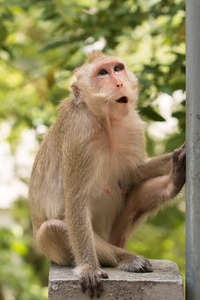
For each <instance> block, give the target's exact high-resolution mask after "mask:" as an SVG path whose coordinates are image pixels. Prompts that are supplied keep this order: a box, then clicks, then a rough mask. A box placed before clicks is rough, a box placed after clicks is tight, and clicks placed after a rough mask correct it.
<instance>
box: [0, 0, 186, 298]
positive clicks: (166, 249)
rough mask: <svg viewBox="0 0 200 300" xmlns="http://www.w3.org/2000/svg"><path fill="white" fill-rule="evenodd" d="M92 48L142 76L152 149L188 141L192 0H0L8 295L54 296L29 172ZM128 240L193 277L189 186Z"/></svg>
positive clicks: (1, 245)
mask: <svg viewBox="0 0 200 300" xmlns="http://www.w3.org/2000/svg"><path fill="white" fill-rule="evenodd" d="M93 49H97V50H103V51H104V52H105V53H107V54H111V55H118V56H120V57H122V58H123V59H124V60H125V62H126V63H127V65H128V67H129V69H130V70H131V71H133V72H134V73H136V75H137V76H138V78H139V82H140V101H139V106H138V109H139V111H140V114H141V115H142V118H143V120H145V121H146V122H147V128H146V137H147V151H148V154H149V155H150V156H154V155H158V154H162V153H164V152H169V151H172V150H173V149H175V148H176V147H179V146H180V145H181V144H182V143H183V142H184V139H185V4H184V1H182V0H134V1H132V0H125V1H120V0H76V1H75V0H70V1H64V0H41V1H39V0H38V1H34V0H26V1H23V0H21V1H20V0H13V1H9V0H0V249H1V250H0V300H13V299H16V300H36V299H37V300H45V299H47V285H48V271H49V262H48V261H47V260H46V259H45V258H44V257H43V256H42V255H41V254H40V253H39V251H38V250H37V249H36V247H35V245H34V241H33V239H32V230H31V222H30V217H29V212H28V207H27V191H28V181H29V177H30V172H31V167H32V163H33V160H34V157H35V154H36V152H37V150H38V147H39V144H40V142H41V140H42V139H43V137H44V135H45V134H46V132H47V130H48V127H49V126H50V125H51V124H52V123H53V122H54V121H55V119H56V106H57V105H58V103H59V101H60V100H61V99H63V98H65V97H68V96H69V87H70V84H71V78H72V70H73V69H74V68H75V67H77V66H80V65H81V64H82V63H83V62H84V61H85V59H86V56H87V53H88V52H90V51H92V50H93ZM128 249H129V250H131V251H133V252H138V253H139V254H141V255H144V256H146V257H148V258H156V259H170V260H173V261H175V262H176V263H177V264H178V266H179V268H180V270H181V272H182V275H183V277H184V276H185V273H184V272H185V271H184V268H185V202H184V191H183V192H182V196H180V197H179V199H178V200H177V202H176V205H175V206H172V207H168V208H166V209H165V210H163V211H162V212H160V213H159V215H158V216H157V217H156V218H154V219H150V220H149V221H148V222H147V223H146V224H145V225H143V226H142V227H141V228H140V230H139V231H138V232H137V233H136V234H135V236H134V237H133V238H132V239H131V240H130V242H129V245H128Z"/></svg>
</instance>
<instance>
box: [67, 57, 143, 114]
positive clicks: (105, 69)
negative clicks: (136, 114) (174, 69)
mask: <svg viewBox="0 0 200 300" xmlns="http://www.w3.org/2000/svg"><path fill="white" fill-rule="evenodd" d="M83 71H84V72H83ZM77 79H78V83H77V84H78V86H79V97H80V99H83V101H84V102H85V103H86V104H87V106H88V108H89V109H90V110H92V112H93V113H94V114H98V115H100V114H102V113H105V112H106V113H107V114H108V115H109V116H110V117H111V118H122V117H124V116H126V115H127V114H128V113H129V109H130V105H133V104H136V102H137V94H138V89H137V79H136V77H135V76H134V75H133V74H132V73H131V72H129V71H127V69H126V67H125V64H124V63H123V61H122V60H120V59H118V58H113V57H110V58H108V59H105V60H103V61H102V62H99V63H96V64H90V65H89V64H88V65H86V66H84V68H83V69H81V68H80V70H79V71H78V76H77ZM80 81H81V85H80V83H79V82H80ZM73 86H74V85H73Z"/></svg>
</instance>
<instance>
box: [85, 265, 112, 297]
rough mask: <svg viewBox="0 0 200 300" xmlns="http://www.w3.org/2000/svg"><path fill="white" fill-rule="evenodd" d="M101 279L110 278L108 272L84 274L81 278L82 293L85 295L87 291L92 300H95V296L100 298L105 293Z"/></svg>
mask: <svg viewBox="0 0 200 300" xmlns="http://www.w3.org/2000/svg"><path fill="white" fill-rule="evenodd" d="M100 277H102V278H108V275H107V273H106V272H104V271H102V270H100V271H91V272H84V273H83V274H82V275H81V276H80V284H81V291H82V292H83V293H85V292H86V291H87V292H88V295H89V297H90V299H93V298H94V296H95V297H96V298H100V296H101V293H102V292H103V284H102V281H101V278H100Z"/></svg>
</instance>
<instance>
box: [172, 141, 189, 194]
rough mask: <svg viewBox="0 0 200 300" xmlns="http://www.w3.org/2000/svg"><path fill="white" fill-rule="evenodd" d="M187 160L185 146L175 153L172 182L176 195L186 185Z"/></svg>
mask: <svg viewBox="0 0 200 300" xmlns="http://www.w3.org/2000/svg"><path fill="white" fill-rule="evenodd" d="M185 158H186V147H185V144H183V145H182V146H181V147H180V148H178V149H176V150H174V152H173V171H172V175H171V176H172V182H173V185H174V191H173V193H174V195H173V196H176V195H177V194H178V192H179V191H180V190H181V189H182V187H183V185H184V183H185Z"/></svg>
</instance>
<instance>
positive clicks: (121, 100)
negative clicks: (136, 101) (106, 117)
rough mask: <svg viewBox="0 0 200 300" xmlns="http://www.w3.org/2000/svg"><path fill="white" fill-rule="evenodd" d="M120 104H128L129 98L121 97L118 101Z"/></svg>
mask: <svg viewBox="0 0 200 300" xmlns="http://www.w3.org/2000/svg"><path fill="white" fill-rule="evenodd" d="M116 102H118V103H128V98H127V97H121V98H119V99H117V100H116Z"/></svg>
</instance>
